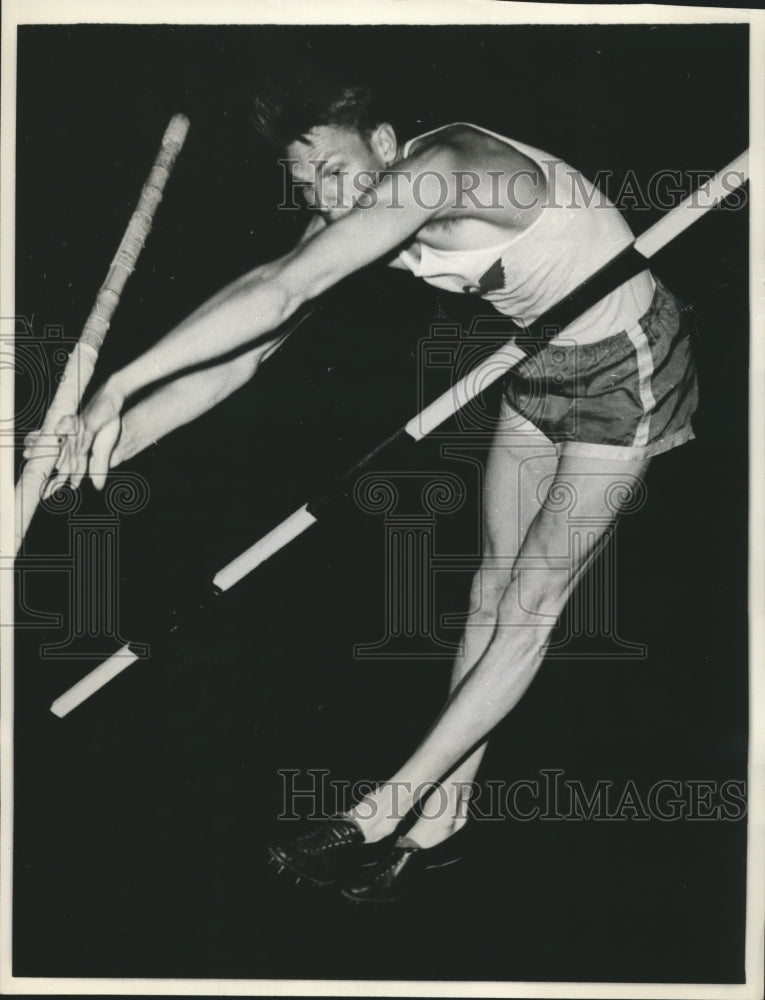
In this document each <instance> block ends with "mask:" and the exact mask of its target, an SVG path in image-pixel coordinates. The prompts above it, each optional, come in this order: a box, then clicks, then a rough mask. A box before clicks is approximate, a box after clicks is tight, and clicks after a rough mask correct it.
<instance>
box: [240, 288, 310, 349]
mask: <svg viewBox="0 0 765 1000" xmlns="http://www.w3.org/2000/svg"><path fill="white" fill-rule="evenodd" d="M302 301H303V299H302V297H301V295H300V294H299V292H298V290H297V289H295V288H293V287H291V285H290V284H289V283H288V282H287V281H285V280H284V279H283V278H282V276H281V275H280V274H277V275H274V276H273V277H271V278H270V279H269V280H268V281H264V282H261V283H258V284H257V285H256V286H255V287H254V288H253V289H248V290H246V291H244V290H243V292H242V295H241V304H242V308H243V309H244V310H245V311H246V313H247V319H248V321H250V322H252V321H254V322H255V324H256V326H257V328H258V330H259V332H260V333H261V335H262V334H266V333H270V332H271V331H272V330H276V329H277V328H278V327H280V326H281V325H282V323H285V322H286V321H287V320H288V319H289V318H290V316H292V315H293V313H295V312H296V311H297V309H298V308H299V307H300V305H301V304H302Z"/></svg>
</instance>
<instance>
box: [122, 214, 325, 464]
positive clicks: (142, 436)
mask: <svg viewBox="0 0 765 1000" xmlns="http://www.w3.org/2000/svg"><path fill="white" fill-rule="evenodd" d="M325 225H326V223H325V222H324V220H323V219H322V218H321V216H318V215H316V216H314V217H313V218H312V220H311V221H310V222H309V223H308V225H307V226H306V228H305V230H304V231H303V233H302V235H301V237H300V239H299V240H298V242H297V244H296V246H295V248H294V249H293V250H292V251H290V253H289V254H286V255H285V256H284V257H282V258H280V259H279V260H278V261H274V262H271V263H269V264H266V265H263V266H262V267H261V268H260V274H261V277H262V278H263V279H265V278H267V277H268V276H269V275H270V274H273V273H274V271H275V269H276V268H277V267H280V266H283V264H284V263H285V262H286V261H287V260H288V259H289V258H290V257H291V256H292V255H293V254H294V253H296V252H297V250H298V249H299V248H300V247H301V246H303V245H304V244H305V243H306V242H307V241H308V240H309V239H311V238H312V237H313V236H315V235H316V233H317V232H320V231H321V230H322V229H324V227H325ZM305 315H306V314H304V315H303V316H301V317H299V318H293V321H292V322H290V323H288V324H287V327H286V329H285V330H284V331H283V332H281V331H280V332H278V333H277V334H276V336H275V337H273V338H272V339H269V340H268V341H264V342H263V343H260V344H258V345H257V347H254V348H253V349H252V350H250V351H246V352H245V353H244V354H240V355H239V356H237V357H235V358H232V359H230V360H229V361H224V362H222V363H221V364H218V365H210V366H208V367H206V368H201V369H199V370H198V371H194V372H191V373H190V374H188V375H179V376H178V377H177V378H175V379H173V380H172V381H171V382H169V383H168V384H167V385H165V386H163V387H162V388H161V389H157V390H156V391H155V392H152V393H151V395H149V396H147V397H146V398H145V399H142V400H141V401H140V402H139V403H136V405H135V406H133V407H131V408H130V409H129V410H128V411H127V413H126V414H125V416H124V417H123V420H122V429H121V433H120V436H119V439H118V441H117V444H116V447H115V449H114V452H113V453H112V457H111V461H110V463H109V467H110V468H114V467H115V466H117V465H120V464H121V463H122V462H126V461H128V460H129V459H131V458H133V457H134V456H135V455H138V454H139V453H140V452H142V451H143V450H144V448H147V447H148V446H149V445H151V444H156V442H157V441H159V440H160V439H161V438H163V437H165V436H166V435H167V434H170V433H171V432H172V431H174V430H176V429H177V428H179V427H183V426H184V425H185V424H189V423H191V422H192V421H193V420H196V419H197V417H201V416H203V414H205V413H207V412H208V411H209V410H212V409H213V407H215V406H217V405H218V403H222V402H223V400H224V399H227V398H228V397H229V396H231V395H232V394H233V393H235V392H236V391H237V390H238V389H241V388H242V386H243V385H245V384H246V383H247V382H248V381H249V380H250V379H251V378H252V377H253V376H254V375H255V373H256V372H257V370H258V369H259V368H260V366H261V364H262V363H263V362H264V361H265V360H266V359H267V358H268V357H270V356H271V355H272V354H273V353H274V352H275V351H276V350H277V349H278V348H279V347H281V345H282V344H283V343H284V341H285V340H286V339H287V337H289V336H290V334H291V333H293V332H294V330H295V329H296V327H297V326H298V325H299V324H300V323H301V322H302V320H303V319H304V318H305Z"/></svg>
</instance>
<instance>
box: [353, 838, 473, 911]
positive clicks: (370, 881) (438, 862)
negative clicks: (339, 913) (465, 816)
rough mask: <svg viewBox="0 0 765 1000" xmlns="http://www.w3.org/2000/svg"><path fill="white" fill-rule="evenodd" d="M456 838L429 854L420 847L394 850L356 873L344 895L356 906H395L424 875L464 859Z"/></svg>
mask: <svg viewBox="0 0 765 1000" xmlns="http://www.w3.org/2000/svg"><path fill="white" fill-rule="evenodd" d="M453 839H454V838H453V837H450V838H449V839H448V840H445V841H443V843H441V844H436V846H435V847H431V848H428V849H427V850H425V849H423V848H419V847H413V846H407V847H404V846H402V847H396V846H394V847H392V848H391V849H390V851H388V853H387V854H386V855H385V856H384V857H383V858H381V859H380V861H379V862H378V863H377V864H375V865H372V866H371V867H369V868H367V869H366V870H365V871H362V872H358V873H356V876H355V877H354V878H353V879H352V880H348V881H346V883H345V884H344V886H343V888H342V889H341V892H342V894H343V896H345V898H346V899H351V900H353V902H354V903H395V902H397V901H398V900H399V899H401V897H402V896H403V895H404V893H405V892H406V891H407V890H408V889H409V887H410V886H411V884H412V882H414V881H415V880H416V879H418V878H419V877H420V876H421V875H422V874H423V873H424V872H426V871H429V870H431V869H435V868H446V867H447V866H448V865H453V864H455V863H456V862H457V861H459V860H460V859H461V857H462V854H461V853H460V845H461V844H462V839H461V838H460V842H459V844H458V845H457V846H456V847H455V845H454V844H452V843H451V841H452V840H453Z"/></svg>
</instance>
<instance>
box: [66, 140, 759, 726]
mask: <svg viewBox="0 0 765 1000" xmlns="http://www.w3.org/2000/svg"><path fill="white" fill-rule="evenodd" d="M747 179H748V153H747V152H746V151H745V152H744V153H742V154H741V155H740V156H739V157H737V158H736V159H735V160H733V161H732V162H731V163H729V164H728V165H727V166H726V167H724V168H723V169H722V170H721V171H719V173H717V174H716V175H715V176H714V177H713V178H711V179H710V180H709V181H707V182H706V183H705V184H703V185H701V186H700V187H699V188H698V189H697V190H696V191H695V192H694V193H693V194H691V195H689V196H688V197H687V198H685V199H684V200H683V201H682V202H680V204H678V205H676V206H675V207H674V208H673V209H671V210H670V211H669V212H667V213H666V215H664V216H663V217H662V218H661V219H659V221H658V222H656V223H655V224H654V225H652V226H651V227H650V228H649V229H647V230H646V231H645V232H644V233H643V234H642V235H641V236H639V237H638V238H637V239H636V240H634V242H633V243H632V244H631V245H630V246H629V247H627V248H626V249H625V250H623V251H622V252H621V253H619V254H618V255H617V256H616V257H614V258H613V259H612V260H610V261H609V262H608V263H606V264H605V265H604V266H603V267H601V268H600V270H598V271H597V272H595V273H594V274H592V275H591V276H590V277H589V278H587V279H586V280H585V281H584V282H583V283H582V284H581V285H579V286H578V287H577V288H576V289H575V290H574V291H573V292H571V293H570V294H569V295H567V296H566V297H565V298H564V299H562V300H561V301H560V302H558V303H556V305H554V306H553V307H552V308H551V309H548V310H547V312H545V313H544V314H543V315H541V316H540V317H539V318H538V319H537V320H536V321H535V322H534V323H532V324H530V325H529V326H528V327H527V328H526V329H525V330H524V331H522V332H521V334H519V335H518V336H517V337H514V338H513V339H512V340H510V341H509V342H508V343H507V344H505V345H504V346H503V347H502V348H500V349H499V350H498V351H496V352H494V353H493V354H492V355H490V356H489V357H488V358H486V359H485V360H484V361H482V362H481V363H480V364H479V365H477V366H476V367H475V368H474V369H473V370H472V371H470V372H469V373H468V374H467V375H466V376H465V377H464V378H462V379H460V381H458V382H457V383H455V385H453V386H452V387H451V388H450V389H448V390H447V391H446V392H444V393H443V394H442V395H440V396H439V397H438V398H437V399H435V400H434V401H433V402H432V403H430V404H429V405H428V406H426V407H425V408H424V409H423V410H422V411H421V412H420V413H418V414H416V416H414V417H413V418H412V419H411V420H410V421H409V422H408V423H407V424H406V425H405V426H403V427H402V428H400V429H399V430H398V431H397V432H396V433H395V434H393V435H392V436H391V437H389V438H387V439H386V440H385V441H383V442H382V443H381V444H380V445H378V446H377V447H376V448H374V449H373V450H372V451H370V452H369V453H368V454H367V455H365V456H364V457H363V458H362V459H361V460H360V461H358V462H357V463H356V464H355V465H354V466H352V468H350V469H349V470H348V471H347V472H346V473H344V474H343V475H341V476H340V477H339V478H338V479H336V480H335V482H334V483H333V484H332V485H331V487H330V488H329V489H328V490H326V491H325V492H324V493H323V494H321V495H320V496H318V497H316V498H314V499H313V500H310V501H309V502H308V503H306V504H304V505H303V506H302V507H300V508H299V509H298V510H296V511H295V512H294V513H293V514H291V515H290V516H289V517H287V518H285V520H284V521H282V522H281V524H279V525H277V526H276V527H275V528H273V529H272V530H271V531H269V532H268V533H267V534H266V535H264V536H263V537H262V538H260V539H259V540H258V541H256V542H255V543H254V544H253V545H251V546H250V547H249V548H248V549H246V550H245V551H244V552H242V553H241V555H239V556H237V557H236V558H235V559H233V560H232V561H231V562H229V563H228V564H227V565H226V566H224V567H223V568H222V569H221V570H219V571H218V573H216V575H215V576H214V578H213V580H212V595H211V596H213V597H217V596H219V595H220V594H222V593H224V592H225V591H227V590H229V589H230V588H231V587H233V586H234V584H235V583H237V582H238V581H239V580H241V579H242V578H243V577H244V576H246V575H247V574H248V573H251V572H252V571H253V570H254V569H255V568H256V567H258V566H259V565H260V564H261V563H263V562H265V560H267V559H268V558H269V557H270V556H272V555H274V553H276V552H278V551H279V550H280V549H282V548H284V546H285V545H287V544H289V542H291V541H292V540H293V539H294V538H297V537H298V535H300V534H302V533H303V532H304V531H305V530H306V529H307V528H309V527H310V526H311V525H312V524H315V523H316V522H317V521H318V520H320V518H321V516H322V514H323V513H324V512H325V511H326V510H327V508H328V507H329V506H330V505H331V504H332V503H333V502H334V501H335V500H337V499H338V498H340V497H342V496H346V495H347V494H348V492H349V490H350V489H351V488H352V486H353V483H354V482H355V480H356V477H357V476H358V474H359V472H361V471H362V470H363V469H364V468H366V467H367V466H368V465H370V463H371V462H372V461H373V460H375V459H376V458H378V456H380V455H382V454H389V452H391V451H392V450H394V449H396V448H397V447H399V446H402V445H405V446H406V445H411V444H414V443H416V442H417V441H420V440H422V439H423V438H424V437H426V436H427V435H428V434H430V433H431V431H433V430H434V429H435V428H436V427H438V426H439V425H440V424H442V423H443V422H444V421H445V420H447V419H449V417H452V416H453V415H454V414H455V413H457V412H458V411H459V410H460V409H462V408H463V407H464V406H466V405H467V404H468V403H469V402H471V400H473V399H475V398H476V397H477V396H478V395H479V394H480V393H481V392H483V391H484V390H485V389H487V388H488V387H489V386H490V385H491V384H492V383H493V382H495V381H496V380H497V379H499V378H500V377H501V376H503V375H505V374H506V373H507V372H508V371H510V370H511V369H513V368H515V367H516V366H517V365H518V364H520V363H521V362H522V361H523V360H524V359H525V358H527V357H529V356H533V355H535V354H537V353H538V352H539V351H540V350H541V349H542V348H543V347H544V346H545V344H546V343H548V342H549V341H550V340H551V339H553V338H554V337H557V336H558V335H559V334H560V332H561V330H562V329H564V328H565V327H566V326H568V325H569V324H570V323H571V322H572V321H573V320H575V319H576V318H577V317H578V316H580V315H581V314H582V313H584V312H585V311H586V310H587V309H590V308H591V307H592V306H593V305H595V304H596V303H597V302H599V301H600V300H601V299H602V298H603V297H604V296H606V295H608V294H609V293H610V292H612V291H614V290H615V289H616V288H618V287H619V286H620V285H622V284H623V283H624V282H625V281H628V280H630V279H631V278H632V277H634V276H635V275H637V274H639V273H640V272H641V271H642V270H644V268H645V265H646V261H647V260H650V258H651V257H653V256H654V255H655V254H656V253H657V252H658V251H659V250H661V249H662V248H664V247H665V246H667V244H669V243H670V242H671V241H672V240H673V239H675V237H677V236H679V235H680V233H682V232H684V231H685V230H686V229H687V228H688V227H689V226H691V225H692V224H693V223H694V222H695V221H696V220H697V219H699V218H700V217H701V216H702V215H703V214H705V213H706V212H707V211H709V209H711V208H713V207H714V206H715V205H716V204H718V203H719V202H721V201H724V200H725V199H726V198H727V197H728V196H729V195H731V194H732V193H733V192H734V191H735V190H736V189H737V188H738V187H740V186H741V185H743V184H744V183H745V182H746V181H747ZM304 318H305V316H303V317H302V318H301V320H300V321H302V319H304ZM205 606H206V604H200V605H197V606H196V607H195V608H194V615H195V616H196V615H198V613H199V611H200V610H202V609H203V608H204V607H205ZM177 629H178V626H177V625H175V626H173V627H172V629H169V631H176V630H177ZM137 659H139V653H138V651H137V648H136V649H134V648H133V647H132V645H131V644H130V643H128V644H127V645H125V646H123V647H122V649H120V650H119V651H118V652H116V653H115V654H114V655H113V656H111V657H110V658H109V659H108V660H106V661H105V662H104V663H102V664H101V665H100V666H98V667H96V668H95V670H93V671H91V672H90V673H88V674H86V676H85V677H83V678H82V679H81V680H80V681H79V682H78V683H77V684H75V685H74V686H73V687H71V688H70V689H69V690H68V691H66V692H65V693H64V694H62V695H61V696H60V697H59V698H57V699H56V700H55V701H54V702H53V704H52V705H51V711H52V712H53V714H54V715H57V716H59V717H60V718H62V717H64V716H65V715H67V714H68V713H69V712H71V711H72V709H74V708H76V707H77V706H78V705H81V704H82V703H83V702H84V701H85V700H86V699H87V698H89V697H90V696H91V695H92V694H94V693H95V692H96V691H98V690H99V689H100V688H102V687H103V686H104V685H105V684H107V683H108V682H109V681H110V680H111V679H112V678H113V677H116V676H117V675H118V674H119V673H121V672H122V671H123V670H124V669H125V668H126V667H128V666H130V664H131V663H134V662H135V661H136V660H137Z"/></svg>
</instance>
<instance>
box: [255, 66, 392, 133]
mask: <svg viewBox="0 0 765 1000" xmlns="http://www.w3.org/2000/svg"><path fill="white" fill-rule="evenodd" d="M253 106H254V108H253V114H252V121H253V124H254V126H255V129H256V131H257V132H258V133H259V134H260V135H262V136H263V137H264V138H265V139H266V140H267V141H268V142H270V143H271V144H272V145H273V146H276V147H277V148H279V149H284V147H285V146H287V145H289V143H291V142H295V141H296V140H302V141H304V142H305V141H307V135H308V133H309V132H310V131H311V129H312V128H315V127H316V126H319V125H336V126H340V127H344V128H348V129H353V130H354V131H356V132H360V133H361V134H362V135H363V136H364V137H365V138H368V137H369V135H370V134H371V133H372V132H373V131H374V130H375V128H377V126H378V125H380V124H381V123H382V122H385V121H389V120H390V119H389V117H387V116H386V115H385V114H383V111H382V108H381V107H380V105H379V102H378V99H377V96H376V94H375V92H374V91H373V90H372V88H371V87H369V86H366V85H365V84H362V83H356V82H352V81H340V80H337V79H333V78H331V77H327V76H324V77H320V78H317V77H316V76H315V75H313V74H311V75H310V76H302V77H301V76H298V77H297V79H295V78H293V79H292V80H291V81H290V83H288V84H285V83H282V82H280V81H277V80H275V79H273V78H271V79H269V80H268V81H267V83H266V84H265V85H264V86H263V87H262V88H261V89H260V90H259V91H258V93H257V94H255V95H254V97H253Z"/></svg>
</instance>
